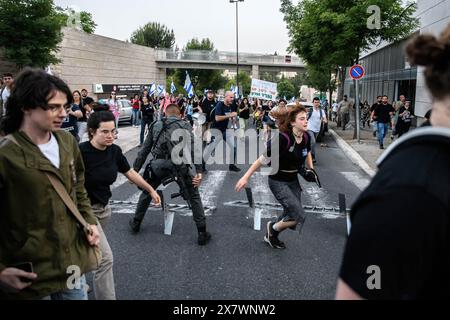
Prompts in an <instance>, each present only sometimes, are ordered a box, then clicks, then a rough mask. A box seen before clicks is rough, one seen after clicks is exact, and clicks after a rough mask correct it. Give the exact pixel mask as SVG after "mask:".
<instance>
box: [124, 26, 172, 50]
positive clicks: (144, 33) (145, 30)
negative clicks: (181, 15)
mask: <svg viewBox="0 0 450 320" xmlns="http://www.w3.org/2000/svg"><path fill="white" fill-rule="evenodd" d="M130 40H131V42H132V43H134V44H139V45H141V46H147V47H150V48H156V47H157V48H166V49H170V48H173V46H174V45H175V34H174V33H173V30H169V29H168V28H167V27H166V26H165V25H162V24H160V23H157V22H149V23H147V24H146V25H145V26H143V27H140V28H138V29H137V30H135V31H134V32H133V33H132V35H131V39H130Z"/></svg>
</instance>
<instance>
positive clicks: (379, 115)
mask: <svg viewBox="0 0 450 320" xmlns="http://www.w3.org/2000/svg"><path fill="white" fill-rule="evenodd" d="M394 112H395V109H394V107H393V106H392V105H391V104H389V103H388V97H387V96H383V100H382V103H381V105H378V106H377V107H376V108H375V109H374V111H373V112H372V119H374V120H375V121H377V128H378V142H379V143H380V149H384V145H383V144H384V137H385V136H386V134H387V131H388V128H389V123H390V122H391V117H392V116H393V114H394Z"/></svg>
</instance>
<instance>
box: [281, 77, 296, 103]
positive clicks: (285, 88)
mask: <svg viewBox="0 0 450 320" xmlns="http://www.w3.org/2000/svg"><path fill="white" fill-rule="evenodd" d="M277 89H278V97H280V98H284V97H286V99H288V100H289V99H292V97H295V96H298V91H296V90H295V86H294V84H293V83H292V81H290V80H289V79H286V78H282V79H281V81H280V82H278V86H277Z"/></svg>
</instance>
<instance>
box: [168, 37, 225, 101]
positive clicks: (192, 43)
mask: <svg viewBox="0 0 450 320" xmlns="http://www.w3.org/2000/svg"><path fill="white" fill-rule="evenodd" d="M215 54H217V50H215V48H214V44H213V42H212V41H211V40H210V39H208V38H205V39H202V40H201V41H200V40H198V39H197V38H194V39H191V40H189V41H188V43H187V44H186V46H185V47H184V48H183V50H182V55H183V56H184V58H186V59H188V58H192V59H193V60H195V59H203V58H206V59H208V58H213V56H214V55H215ZM186 71H188V72H189V76H190V77H191V81H192V84H193V86H194V90H195V93H196V94H197V95H203V94H204V91H203V90H204V89H213V90H218V89H220V88H222V87H223V85H224V84H225V82H226V79H225V78H224V77H223V76H222V71H221V70H206V69H189V70H187V69H176V70H175V71H174V72H173V73H172V74H171V75H173V79H174V83H175V86H176V87H177V90H178V91H179V93H183V94H186V92H185V91H184V89H183V86H184V81H185V79H186Z"/></svg>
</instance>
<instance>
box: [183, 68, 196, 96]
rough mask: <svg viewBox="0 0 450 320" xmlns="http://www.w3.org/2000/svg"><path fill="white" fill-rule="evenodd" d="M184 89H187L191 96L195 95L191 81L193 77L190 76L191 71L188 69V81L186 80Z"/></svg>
mask: <svg viewBox="0 0 450 320" xmlns="http://www.w3.org/2000/svg"><path fill="white" fill-rule="evenodd" d="M183 88H184V90H186V92H187V95H188V97H189V98H192V97H193V96H194V86H193V85H192V82H191V77H189V73H188V72H187V71H186V81H185V82H184V87H183Z"/></svg>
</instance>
